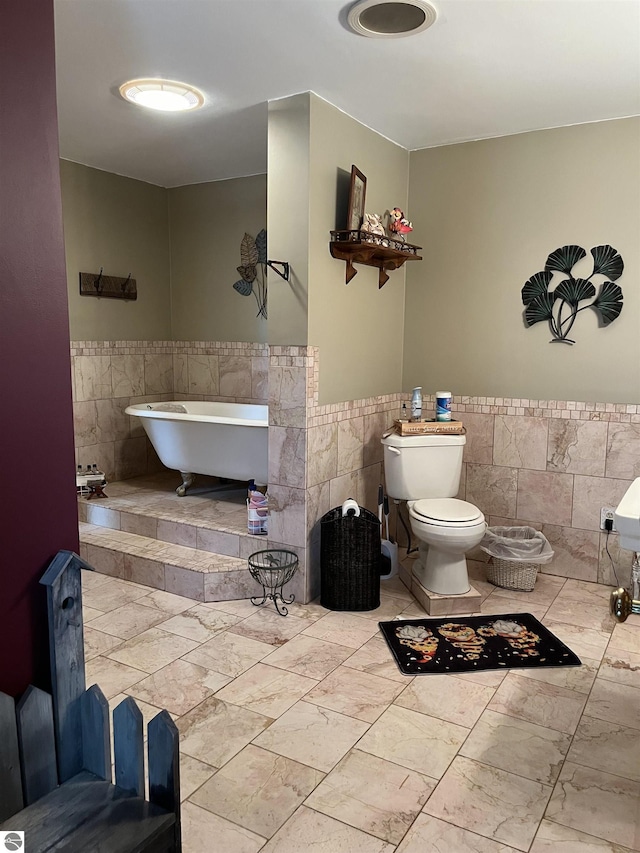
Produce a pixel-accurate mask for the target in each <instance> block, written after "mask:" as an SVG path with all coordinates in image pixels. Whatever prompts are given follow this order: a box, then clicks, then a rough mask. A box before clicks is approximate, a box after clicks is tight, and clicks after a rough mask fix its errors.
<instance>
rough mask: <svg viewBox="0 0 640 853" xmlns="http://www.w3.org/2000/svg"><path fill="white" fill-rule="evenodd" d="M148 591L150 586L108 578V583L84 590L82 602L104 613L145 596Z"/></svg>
mask: <svg viewBox="0 0 640 853" xmlns="http://www.w3.org/2000/svg"><path fill="white" fill-rule="evenodd" d="M103 577H104V575H103ZM148 593H149V587H142V586H139V585H138V584H135V583H129V582H128V581H122V580H114V579H113V578H108V583H105V584H99V585H97V586H95V587H93V588H90V589H87V590H86V592H83V594H82V603H83V605H86V606H87V607H93V608H95V609H96V610H100V611H101V612H102V613H108V612H109V611H110V610H115V609H116V608H118V607H122V606H123V605H124V604H127V602H130V601H136V600H137V599H139V598H143V597H144V596H145V595H148Z"/></svg>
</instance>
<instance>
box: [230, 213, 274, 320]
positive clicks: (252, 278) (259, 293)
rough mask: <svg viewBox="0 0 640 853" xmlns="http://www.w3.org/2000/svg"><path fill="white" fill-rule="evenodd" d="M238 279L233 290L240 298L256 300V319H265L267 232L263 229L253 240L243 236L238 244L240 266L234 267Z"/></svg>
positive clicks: (249, 235)
mask: <svg viewBox="0 0 640 853" xmlns="http://www.w3.org/2000/svg"><path fill="white" fill-rule="evenodd" d="M236 269H237V270H238V272H239V273H240V279H239V280H238V281H236V283H235V284H234V285H233V289H234V290H237V292H238V293H239V294H240V295H241V296H251V294H252V293H253V295H254V296H255V298H256V302H257V304H258V313H257V314H256V317H264V319H265V320H266V319H267V232H266V231H265V229H264V228H263V229H262V231H261V232H260V233H259V234H258V236H257V237H256V238H255V239H254V238H253V237H252V236H251V234H245V235H244V237H243V238H242V241H241V243H240V266H239V267H236Z"/></svg>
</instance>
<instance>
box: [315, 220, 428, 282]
mask: <svg viewBox="0 0 640 853" xmlns="http://www.w3.org/2000/svg"><path fill="white" fill-rule="evenodd" d="M421 248H422V247H421V246H413V245H412V244H411V243H403V242H402V241H401V240H394V239H392V238H390V237H382V236H380V235H378V234H371V233H370V232H368V231H331V241H330V243H329V251H330V252H331V256H332V257H334V258H336V259H337V260H339V261H346V262H347V268H346V274H345V284H349V282H350V281H351V279H352V278H353V277H354V276H355V275H357V274H358V270H357V269H356V268H355V267H354V263H355V264H363V265H364V266H367V267H377V268H378V270H379V273H378V288H380V287H382V286H383V285H385V284H386V283H387V281H389V276H388V275H387V270H397V269H399V268H400V267H401V266H402V265H403V264H404V262H405V261H421V260H422V256H421V255H419V254H418V251H419V250H420V249H421Z"/></svg>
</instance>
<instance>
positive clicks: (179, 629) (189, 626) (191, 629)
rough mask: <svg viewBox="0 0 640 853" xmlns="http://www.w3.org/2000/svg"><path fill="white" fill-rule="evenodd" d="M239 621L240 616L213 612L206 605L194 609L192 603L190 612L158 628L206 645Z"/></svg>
mask: <svg viewBox="0 0 640 853" xmlns="http://www.w3.org/2000/svg"><path fill="white" fill-rule="evenodd" d="M175 597H176V598H179V597H180V596H175ZM238 620H239V617H238V616H232V615H231V614H230V613H224V612H223V611H221V610H211V609H210V608H209V607H206V606H205V605H204V604H196V606H195V607H194V606H193V602H191V608H190V609H189V610H185V611H183V612H182V613H177V614H176V615H175V616H172V617H171V618H170V619H167V620H166V621H165V622H160V623H159V624H158V628H160V629H162V630H163V631H168V632H169V633H170V634H177V635H178V636H179V637H186V638H187V639H188V640H195V641H196V642H198V643H206V642H207V640H210V639H211V638H212V637H215V635H216V634H219V633H220V632H221V631H225V630H226V629H227V628H230V627H231V626H232V625H235V624H236V622H238Z"/></svg>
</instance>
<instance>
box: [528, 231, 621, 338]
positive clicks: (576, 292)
mask: <svg viewBox="0 0 640 853" xmlns="http://www.w3.org/2000/svg"><path fill="white" fill-rule="evenodd" d="M591 255H592V257H593V271H592V273H591V275H590V276H589V277H588V278H577V277H575V276H574V275H573V273H572V270H573V267H574V266H575V265H576V264H577V263H578V261H581V260H582V259H583V258H586V256H587V253H586V252H585V250H584V249H583V248H582V247H581V246H562V247H561V248H560V249H556V250H555V251H554V252H551V254H550V255H549V257H548V258H547V262H546V264H545V266H544V270H541V271H540V272H537V273H535V274H534V275H532V276H531V278H530V279H528V281H527V282H526V283H525V285H524V287H523V288H522V291H521V292H522V302H523V304H524V306H525V310H524V322H525V325H526V326H533V325H534V324H535V323H541V322H542V321H543V320H546V321H548V323H549V328H550V329H551V334H552V335H553V339H552V340H551V343H557V342H560V343H563V344H574V343H575V341H574V340H571V338H569V337H568V335H569V332H570V331H571V327H572V326H573V324H574V322H575V319H576V317H577V315H578V314H579V313H580V311H584V309H585V308H593V310H594V311H595V312H596V313H597V314H598V320H599V323H600V325H601V326H608V325H609V324H610V323H613V321H614V320H615V319H616V318H617V317H619V316H620V312H621V311H622V290H621V288H620V287H619V286H618V285H617V284H614V281H616V280H617V279H619V278H620V276H621V275H622V271H623V270H624V263H623V261H622V258H621V257H620V255H619V254H618V252H617V251H616V249H614V248H613V246H595V247H594V248H593V249H591ZM556 274H561V275H563V276H565V278H562V279H561V281H560V282H559V283H558V284H557V285H556V287H555V288H554V289H553V290H549V285H550V284H551V280H552V279H553V277H554V275H556ZM596 276H603V277H604V280H601V281H600V289H599V291H598V293H597V295H596V288H595V285H594V284H593V282H592V279H593V278H594V277H596ZM594 297H595V299H594ZM587 299H593V302H587V303H586V304H584V305H581V304H580V303H583V302H585V301H586V300H587Z"/></svg>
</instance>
